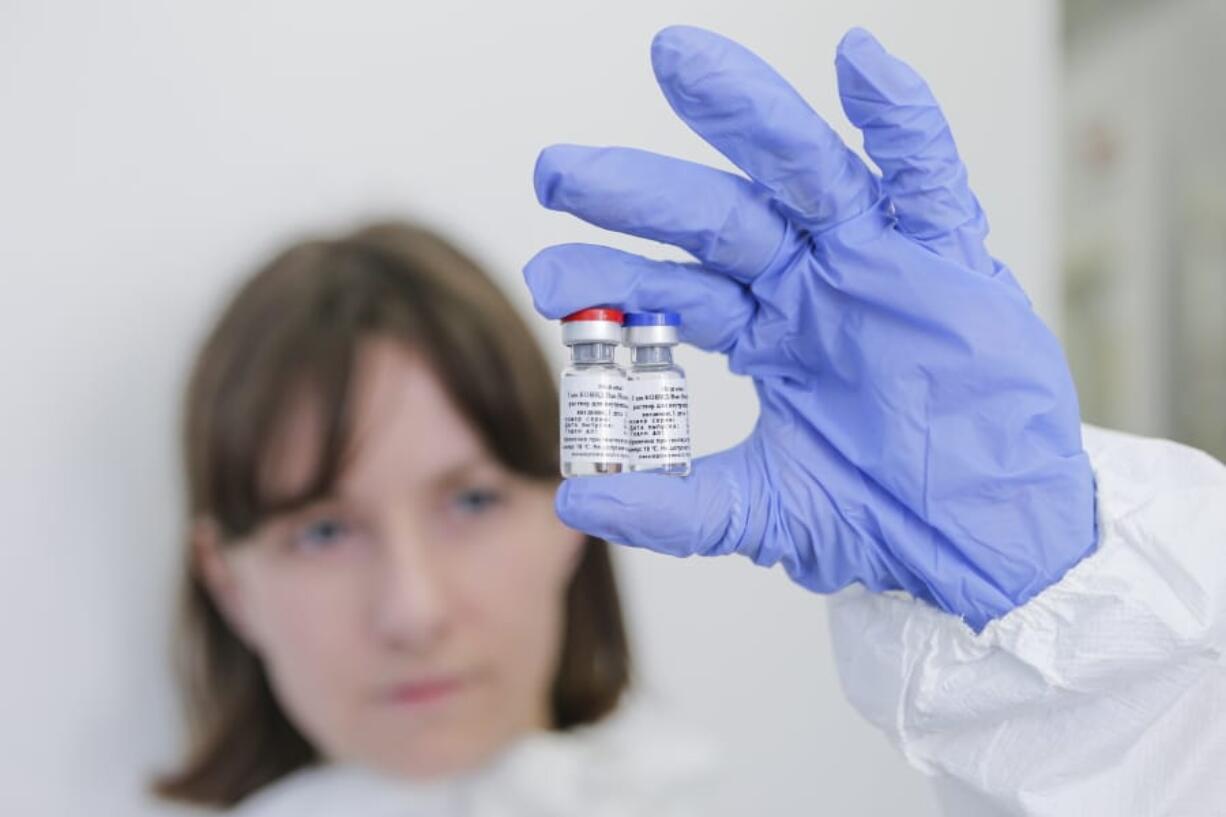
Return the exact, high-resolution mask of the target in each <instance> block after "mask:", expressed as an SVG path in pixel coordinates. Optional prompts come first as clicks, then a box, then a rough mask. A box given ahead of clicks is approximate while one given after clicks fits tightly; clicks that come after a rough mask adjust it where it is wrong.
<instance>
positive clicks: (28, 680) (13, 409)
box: [0, 0, 1057, 815]
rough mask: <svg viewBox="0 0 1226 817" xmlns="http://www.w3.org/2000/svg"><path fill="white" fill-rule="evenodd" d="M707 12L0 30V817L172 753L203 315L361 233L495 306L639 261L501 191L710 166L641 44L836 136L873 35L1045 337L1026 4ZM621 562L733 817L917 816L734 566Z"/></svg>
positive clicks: (928, 809) (17, 0)
mask: <svg viewBox="0 0 1226 817" xmlns="http://www.w3.org/2000/svg"><path fill="white" fill-rule="evenodd" d="M716 5H717V4H712V3H710V2H697V1H696V2H657V3H652V4H650V5H649V4H633V5H632V4H627V3H619V4H599V5H597V4H581V3H570V2H563V0H557V1H556V2H542V3H534V4H530V3H518V4H511V3H506V4H493V3H490V4H487V5H485V6H476V5H468V4H461V3H447V4H444V3H435V4H424V3H423V4H410V3H405V2H400V3H396V2H387V3H371V2H348V3H344V4H341V3H333V4H326V5H325V4H318V3H316V4H308V3H303V2H289V1H288V0H286V2H245V3H238V2H232V3H226V2H195V3H189V2H177V3H165V2H148V3H143V4H136V3H123V2H108V3H86V2H79V3H75V4H68V3H50V2H38V0H30V1H29V2H23V0H8V2H6V3H5V4H4V5H3V6H2V7H0V275H2V276H3V282H4V287H3V290H2V292H3V294H2V295H0V307H2V312H3V321H2V322H0V374H2V375H3V382H4V387H3V388H4V392H3V394H4V399H3V400H0V429H2V431H0V434H2V435H3V447H2V449H0V451H2V452H3V465H2V466H0V474H2V475H3V485H2V486H0V487H2V488H3V490H2V491H0V503H3V504H2V509H3V521H4V523H5V524H4V534H5V536H4V544H3V549H2V550H0V605H2V607H0V612H2V615H0V621H3V624H2V625H0V627H3V631H2V633H0V639H2V640H0V644H2V645H3V650H4V652H3V661H4V663H3V669H4V671H3V673H2V674H0V678H3V680H0V724H2V727H0V769H2V771H0V812H2V813H4V814H22V815H40V814H56V815H61V814H63V815H71V814H86V813H88V814H99V813H116V814H118V813H124V814H138V813H141V808H142V807H141V806H140V805H139V800H138V794H137V787H138V784H139V781H140V779H141V775H142V774H144V773H146V772H147V771H148V770H149V769H150V768H153V767H155V766H157V765H158V764H159V763H165V762H167V761H168V760H169V758H170V757H171V755H172V754H173V750H174V745H175V739H176V727H175V725H174V724H175V723H176V721H175V712H176V710H175V706H174V702H173V698H172V692H171V689H170V686H169V682H168V680H167V678H166V675H165V673H164V669H163V667H164V663H165V660H166V655H165V649H164V647H165V639H166V633H167V632H168V628H169V625H168V622H167V615H168V610H169V603H170V599H171V596H172V592H171V591H172V588H171V587H170V584H169V577H170V575H171V573H172V571H173V567H174V563H175V561H176V559H177V558H178V554H177V546H178V536H179V533H180V528H181V522H180V519H179V516H178V508H179V494H178V474H177V470H176V467H177V459H176V457H177V451H176V448H175V441H176V438H175V434H176V420H177V411H178V396H179V391H180V389H181V387H182V381H183V374H184V370H185V367H186V365H187V362H188V360H189V356H190V354H191V352H192V350H193V346H194V343H195V342H196V341H197V339H198V337H199V335H200V333H201V331H202V330H203V328H204V326H205V325H206V323H207V321H208V320H209V317H210V315H211V312H212V310H213V309H214V308H215V306H216V304H217V303H218V300H219V298H220V297H221V295H222V293H223V292H224V291H225V290H226V289H227V288H228V287H230V286H232V285H233V284H234V283H235V282H236V281H237V280H238V279H239V278H240V277H241V276H242V275H243V274H244V273H245V272H246V271H248V270H249V269H250V268H251V267H252V266H253V264H254V263H256V262H257V261H259V260H260V259H261V258H262V257H263V256H264V255H265V254H266V253H267V252H269V251H270V250H271V249H272V248H274V247H276V246H277V245H279V244H281V243H282V242H284V241H286V240H287V239H290V238H292V237H294V236H296V235H298V234H300V233H301V232H303V231H305V230H310V229H315V228H337V227H344V226H345V225H348V224H351V223H353V222H355V221H356V220H359V219H361V218H362V217H364V216H366V215H370V214H393V213H394V214H406V215H410V216H418V217H422V218H425V219H427V220H428V221H430V222H432V223H434V224H435V225H438V226H440V227H442V228H443V229H445V230H447V231H449V232H450V233H451V234H453V235H454V236H456V237H457V238H459V239H460V240H462V241H464V242H466V243H467V244H469V245H470V246H471V247H473V248H474V249H475V251H476V253H477V255H478V256H479V257H481V258H482V259H483V260H485V261H486V262H488V264H489V265H490V266H491V267H492V268H493V269H494V270H495V271H496V272H497V273H498V274H499V275H500V276H501V277H502V278H503V280H504V281H505V283H506V286H507V287H508V288H509V289H510V290H511V291H512V293H513V295H514V297H515V298H516V300H517V302H518V303H519V304H521V305H522V306H523V307H524V308H525V309H527V308H528V306H529V301H528V298H527V295H526V293H525V292H524V290H523V288H522V286H521V285H520V283H519V268H520V266H521V265H522V263H523V262H524V261H525V260H526V259H527V258H528V257H530V256H531V254H532V253H533V252H535V251H536V250H537V249H538V248H540V247H542V246H544V245H546V244H548V243H553V242H559V241H568V240H602V239H607V240H610V241H613V242H614V243H616V244H618V245H620V246H624V247H636V246H637V247H639V248H640V249H642V248H643V247H644V245H643V244H640V243H638V242H633V241H630V240H627V239H616V238H609V237H606V236H601V235H600V234H599V232H598V231H596V230H594V229H592V228H588V227H585V226H583V225H580V224H578V223H576V222H574V221H572V220H569V219H567V218H565V217H563V216H560V215H558V214H552V213H547V212H545V211H543V210H541V209H540V208H539V207H537V206H536V204H535V202H534V199H533V196H532V188H531V183H530V177H531V170H532V162H533V159H534V157H535V154H536V152H537V150H538V149H539V148H540V147H541V146H542V145H544V144H547V143H549V142H554V141H577V142H589V143H597V144H617V143H622V144H629V145H636V146H642V147H649V148H652V149H655V150H659V151H663V152H669V153H673V154H676V155H680V156H685V157H688V158H692V159H698V160H703V161H710V162H714V163H716V164H722V163H721V161H720V160H719V158H718V157H717V156H716V155H715V154H714V152H713V151H712V150H710V149H709V148H707V147H706V146H705V145H703V144H702V143H701V142H699V140H698V139H697V138H696V137H694V136H693V135H692V134H691V133H690V132H689V131H688V130H687V129H686V128H685V127H684V126H683V125H682V124H680V123H679V122H678V121H677V120H676V119H675V118H674V117H673V115H672V113H671V112H670V110H669V108H668V106H667V105H666V103H665V102H664V100H663V99H662V97H661V96H660V94H659V93H658V92H657V90H656V88H655V86H654V83H653V80H652V76H651V72H650V66H649V61H648V53H647V47H648V43H649V41H650V38H651V35H652V33H653V32H654V31H655V30H656V29H657V28H659V27H661V26H663V25H665V24H668V23H673V22H690V23H696V24H700V25H706V26H710V27H713V28H716V29H719V30H722V31H724V32H725V33H728V34H730V35H733V36H735V37H737V38H739V39H741V40H742V41H744V42H745V43H747V44H749V45H750V46H751V47H754V48H755V49H757V50H758V51H759V52H760V53H762V54H763V55H765V56H766V57H767V58H768V59H769V60H771V61H773V62H774V63H775V64H776V65H777V66H778V67H780V68H781V69H782V70H784V71H785V72H786V73H787V74H788V75H790V76H791V77H792V78H793V80H794V81H795V83H796V84H797V85H798V86H799V87H800V89H801V90H802V91H803V92H804V93H805V94H807V95H808V96H809V98H810V99H811V100H812V101H813V102H814V104H815V105H816V107H817V108H818V110H819V111H822V112H825V113H827V114H828V115H829V116H830V118H831V119H832V120H833V121H834V122H835V123H836V125H837V127H839V128H840V129H842V131H843V132H844V133H845V134H848V129H847V128H846V127H845V125H844V124H843V121H842V116H841V113H840V109H839V106H838V103H837V99H836V96H835V92H834V76H833V68H832V59H833V48H834V45H835V43H836V42H837V40H838V37H839V36H840V34H841V33H842V31H843V30H844V29H845V28H846V27H848V26H850V25H852V24H864V25H867V26H869V27H870V28H873V29H874V30H876V31H877V33H878V34H879V35H880V36H881V37H882V38H883V39H884V41H885V42H886V43H887V44H888V45H890V46H891V47H893V49H894V50H896V51H898V52H901V53H902V54H904V55H906V56H907V57H908V59H909V60H910V61H911V62H912V63H913V64H915V65H916V66H917V67H918V68H920V69H921V70H922V71H923V72H924V73H925V74H926V75H927V76H928V78H929V79H930V81H931V82H932V84H933V86H934V87H935V88H936V89H937V92H938V94H939V96H940V97H941V98H942V99H943V100H944V102H945V105H946V107H947V109H948V112H949V116H950V118H951V120H952V121H953V124H954V126H955V130H956V133H957V135H958V137H959V141H960V143H961V145H962V148H963V152H964V154H965V155H966V157H967V159H968V163H969V165H970V167H971V173H972V180H973V182H974V183H975V185H976V187H977V189H978V191H979V193H980V195H981V198H982V199H983V201H984V204H985V207H986V208H987V209H988V211H989V213H990V214H991V215H992V220H993V224H994V225H995V226H996V229H995V232H994V236H993V240H992V247H993V249H994V251H995V252H996V253H997V254H998V255H1000V256H1001V257H1003V258H1006V259H1008V260H1009V261H1010V263H1011V264H1012V265H1013V266H1014V268H1015V270H1016V272H1017V273H1018V275H1019V277H1020V278H1021V280H1022V281H1023V282H1024V283H1025V284H1027V285H1028V287H1029V288H1030V290H1031V292H1032V294H1033V295H1034V297H1035V300H1036V303H1037V304H1038V305H1039V307H1040V308H1041V309H1042V310H1043V311H1044V313H1045V314H1047V315H1048V316H1049V317H1050V318H1052V319H1055V318H1056V317H1057V316H1055V315H1054V314H1053V313H1054V308H1055V305H1056V297H1055V296H1056V287H1055V280H1054V278H1053V265H1052V236H1051V224H1050V212H1051V204H1052V194H1051V190H1052V185H1051V179H1050V172H1051V169H1052V149H1051V147H1052V139H1051V136H1052V134H1051V133H1050V131H1051V121H1050V115H1051V108H1052V101H1051V93H1050V92H1051V88H1052V83H1053V68H1054V64H1055V59H1054V54H1055V48H1056V38H1055V17H1054V8H1053V6H1052V3H1051V2H1037V3H1012V4H973V3H966V2H953V1H952V0H951V1H950V2H928V3H923V4H916V3H910V2H907V0H881V1H880V2H854V3H853V2H843V3H814V2H802V1H799V0H798V1H797V2H764V1H760V2H755V3H726V4H720V5H722V8H717V7H716ZM848 135H850V134H848ZM856 143H857V144H858V140H856ZM647 249H648V251H656V248H647ZM539 329H540V335H541V338H542V340H543V341H544V342H545V343H546V344H547V348H548V349H549V350H550V351H551V353H553V354H557V352H558V351H559V350H558V347H557V344H556V343H555V342H554V341H555V338H554V335H555V330H554V329H553V327H550V326H547V325H544V324H543V323H540V324H539ZM683 363H685V364H686V365H687V366H688V368H689V369H690V371H691V380H692V383H693V391H694V404H695V415H696V417H695V438H696V443H697V446H698V448H699V449H700V451H701V452H707V451H712V450H715V449H718V448H720V447H722V446H724V445H727V444H730V443H732V442H735V441H736V440H738V439H739V438H740V437H741V436H742V435H743V434H744V433H745V432H746V431H747V430H748V429H749V427H750V426H751V424H752V420H753V415H754V405H753V399H752V392H751V390H750V389H749V387H748V385H747V384H746V383H744V382H738V381H736V380H734V379H733V378H732V377H731V376H730V375H728V374H727V373H726V372H725V371H724V368H723V366H722V363H721V362H720V361H718V360H716V359H712V358H709V357H703V356H700V355H697V354H688V355H686V356H685V357H684V359H683ZM621 557H622V558H621V563H620V567H621V568H622V572H623V576H624V578H625V580H626V594H627V596H628V598H629V601H630V604H631V616H632V622H633V625H634V633H635V640H636V642H637V646H638V648H639V651H640V657H641V666H642V668H643V674H644V677H645V679H646V681H647V684H648V685H649V686H650V687H652V688H653V689H655V690H657V691H658V692H659V693H660V694H662V695H664V696H665V697H667V698H670V699H673V700H675V702H676V705H677V707H678V708H679V710H681V711H682V712H683V713H684V714H685V715H687V716H690V717H692V718H694V719H698V720H701V721H702V722H704V723H705V724H707V725H708V726H709V727H711V728H712V729H713V730H715V731H716V732H717V733H719V734H720V735H721V736H722V737H723V738H726V739H728V740H729V741H731V742H733V747H734V748H733V756H734V758H735V759H736V768H737V769H738V779H737V780H736V781H735V788H736V797H735V802H731V803H730V804H729V805H730V809H731V813H741V814H745V813H757V814H805V813H807V814H821V813H829V814H870V815H871V814H888V813H892V812H894V811H895V810H897V811H899V812H901V811H902V810H903V809H905V810H906V813H908V814H911V815H924V814H932V813H933V810H932V806H931V803H930V798H929V795H928V794H927V790H926V786H925V784H924V783H923V781H922V779H921V778H920V777H919V776H918V775H916V774H913V773H911V772H910V771H908V770H907V769H906V768H905V766H904V765H903V764H902V762H901V761H900V760H899V759H898V758H896V757H895V756H894V755H893V754H892V752H891V751H890V750H889V748H888V747H887V746H886V745H885V743H884V741H883V740H882V739H881V738H880V737H879V736H878V735H877V734H876V733H874V732H872V731H871V730H870V729H869V728H868V727H866V726H864V725H863V724H861V723H860V722H859V721H858V720H857V718H856V716H855V715H854V713H853V712H852V711H851V710H850V709H849V707H848V706H847V705H846V704H845V703H844V702H843V701H842V699H841V697H840V694H839V690H838V687H837V682H836V678H835V675H834V672H833V668H832V666H831V658H830V654H829V649H828V643H827V635H826V631H825V608H824V604H823V603H822V602H821V600H820V599H819V598H817V597H815V596H811V595H809V594H807V593H805V592H803V591H801V590H799V589H798V588H795V587H793V586H791V585H790V584H789V583H788V582H787V581H786V580H785V579H784V577H783V576H782V575H781V574H778V573H768V572H765V571H761V570H759V569H757V568H754V567H753V566H752V565H750V564H749V563H747V562H743V561H740V560H724V561H700V560H688V561H672V560H669V559H666V558H664V557H656V556H652V555H650V554H644V553H638V552H634V553H623V554H621Z"/></svg>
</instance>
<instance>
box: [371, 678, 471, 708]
mask: <svg viewBox="0 0 1226 817" xmlns="http://www.w3.org/2000/svg"><path fill="white" fill-rule="evenodd" d="M462 686H463V682H462V681H461V680H460V679H459V678H456V677H449V678H442V677H440V678H426V679H423V680H420V681H412V682H410V683H405V684H398V685H397V686H395V687H392V690H391V693H390V696H389V697H390V698H391V699H392V701H394V702H396V703H399V704H407V705H412V706H421V705H425V704H429V703H434V702H436V701H441V700H443V699H445V698H449V697H451V696H452V695H454V694H455V693H456V692H459V691H460V688H461V687H462Z"/></svg>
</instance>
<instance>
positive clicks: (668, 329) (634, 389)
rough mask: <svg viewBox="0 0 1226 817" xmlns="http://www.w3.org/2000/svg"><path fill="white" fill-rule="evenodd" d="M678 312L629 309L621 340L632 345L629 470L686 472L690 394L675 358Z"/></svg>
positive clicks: (663, 472)
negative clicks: (674, 361) (674, 348)
mask: <svg viewBox="0 0 1226 817" xmlns="http://www.w3.org/2000/svg"><path fill="white" fill-rule="evenodd" d="M680 326H681V316H680V315H678V314H677V313H676V312H627V313H626V314H625V316H624V318H623V319H622V343H624V344H625V345H626V346H627V347H629V349H630V369H629V371H628V372H627V385H628V394H629V401H630V411H629V423H628V432H629V437H630V457H629V470H631V471H652V472H655V473H659V474H669V475H672V476H680V477H683V476H686V475H687V474H689V473H690V397H689V391H688V389H687V388H686V383H685V371H684V370H682V368H681V367H680V366H678V365H677V364H675V363H673V347H674V346H676V345H677V342H678V341H677V329H678V327H680Z"/></svg>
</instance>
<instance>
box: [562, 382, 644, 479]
mask: <svg viewBox="0 0 1226 817" xmlns="http://www.w3.org/2000/svg"><path fill="white" fill-rule="evenodd" d="M561 400H562V412H561V414H562V461H563V462H571V463H590V464H605V463H623V464H624V463H625V462H626V459H627V457H628V456H629V453H630V447H629V441H628V439H627V437H626V415H627V414H628V413H629V399H628V397H627V394H626V378H625V376H624V375H622V374H620V373H616V374H615V373H612V372H591V373H585V374H574V375H568V376H567V377H564V378H562V392H561Z"/></svg>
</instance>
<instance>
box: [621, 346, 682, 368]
mask: <svg viewBox="0 0 1226 817" xmlns="http://www.w3.org/2000/svg"><path fill="white" fill-rule="evenodd" d="M630 362H631V363H632V364H633V365H635V366H671V365H672V364H673V349H672V347H671V346H635V347H633V348H631V349H630Z"/></svg>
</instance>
